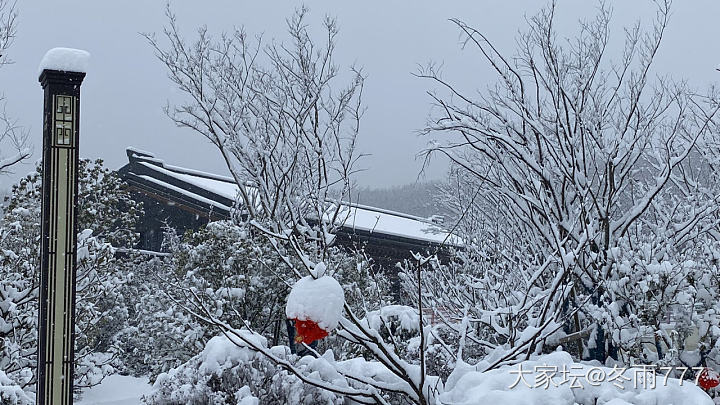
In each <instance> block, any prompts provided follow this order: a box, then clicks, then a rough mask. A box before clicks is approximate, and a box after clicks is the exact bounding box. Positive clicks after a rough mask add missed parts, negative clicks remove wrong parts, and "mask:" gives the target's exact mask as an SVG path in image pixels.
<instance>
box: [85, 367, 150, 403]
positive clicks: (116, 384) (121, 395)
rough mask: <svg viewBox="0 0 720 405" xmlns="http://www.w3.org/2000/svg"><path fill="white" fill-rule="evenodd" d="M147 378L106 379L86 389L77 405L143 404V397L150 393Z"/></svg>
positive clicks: (113, 377)
mask: <svg viewBox="0 0 720 405" xmlns="http://www.w3.org/2000/svg"><path fill="white" fill-rule="evenodd" d="M150 390H151V386H150V384H148V380H147V378H140V377H132V376H127V375H119V374H114V375H111V376H108V377H106V378H105V379H104V380H103V381H102V382H101V383H100V385H96V386H94V387H91V388H86V389H85V390H83V392H82V394H81V395H80V401H79V402H78V401H76V402H74V404H75V405H106V404H107V405H136V404H141V403H142V397H143V395H146V394H148V393H150Z"/></svg>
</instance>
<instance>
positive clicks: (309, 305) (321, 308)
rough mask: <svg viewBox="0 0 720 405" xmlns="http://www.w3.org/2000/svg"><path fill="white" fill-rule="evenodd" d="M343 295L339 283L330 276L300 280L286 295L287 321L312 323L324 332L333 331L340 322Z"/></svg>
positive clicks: (343, 302)
mask: <svg viewBox="0 0 720 405" xmlns="http://www.w3.org/2000/svg"><path fill="white" fill-rule="evenodd" d="M344 304H345V293H344V292H343V289H342V287H341V286H340V283H338V282H337V280H335V279H334V278H332V277H330V276H322V277H320V278H318V279H314V278H312V277H311V276H306V277H303V278H301V279H300V280H298V281H297V283H295V285H294V286H293V288H292V290H291V291H290V294H289V295H288V300H287V306H286V307H285V315H287V317H288V319H297V320H299V321H307V320H310V321H313V322H315V323H317V324H318V326H319V327H320V328H321V329H323V330H325V331H328V332H329V331H331V330H333V329H335V328H336V327H337V325H338V322H339V321H340V315H341V314H342V309H343V305H344Z"/></svg>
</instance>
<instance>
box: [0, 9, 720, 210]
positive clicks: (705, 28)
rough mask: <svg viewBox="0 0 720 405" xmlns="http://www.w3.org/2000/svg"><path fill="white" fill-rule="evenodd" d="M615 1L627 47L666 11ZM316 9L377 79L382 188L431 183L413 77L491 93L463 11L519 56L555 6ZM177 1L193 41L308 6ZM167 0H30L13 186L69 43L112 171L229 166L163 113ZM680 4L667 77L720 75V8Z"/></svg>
mask: <svg viewBox="0 0 720 405" xmlns="http://www.w3.org/2000/svg"><path fill="white" fill-rule="evenodd" d="M610 3H611V5H612V6H613V8H614V22H613V24H614V25H615V26H616V27H617V29H616V30H615V32H614V33H613V35H612V37H611V40H612V41H615V44H616V45H618V46H619V45H621V44H622V40H623V32H622V27H623V26H626V25H628V24H631V23H633V22H634V21H635V20H637V19H640V20H641V21H643V22H645V23H646V24H645V25H647V24H649V23H650V22H651V20H652V18H653V17H654V13H655V7H654V5H653V3H652V2H651V1H645V0H642V1H632V2H624V1H623V2H620V1H611V2H610ZM304 4H306V5H307V6H308V7H309V8H310V22H311V23H312V24H313V26H316V27H317V28H320V22H321V21H322V18H323V17H324V16H325V15H326V14H327V15H330V16H334V17H336V18H337V19H338V22H339V26H340V35H339V37H338V44H337V52H336V62H337V63H338V65H339V66H341V68H347V67H349V66H350V65H352V64H355V65H356V66H359V67H362V68H363V70H364V73H365V74H366V75H367V80H366V87H365V91H364V104H365V106H366V107H367V112H366V114H365V117H364V120H363V122H362V127H361V133H360V136H359V148H360V151H361V152H363V153H368V154H370V156H368V157H367V158H365V159H363V160H362V161H361V164H360V165H361V166H362V167H364V168H366V170H365V171H363V172H362V173H360V174H359V175H358V176H357V181H358V184H359V185H360V186H363V187H375V188H376V187H391V186H399V185H403V184H408V183H414V182H416V181H417V179H418V175H419V172H420V168H421V166H422V161H421V160H418V159H416V155H417V154H418V152H419V151H421V150H422V149H423V147H424V146H425V145H426V144H427V142H428V141H429V139H427V138H425V137H419V136H418V134H417V131H418V130H419V129H421V128H422V127H423V126H424V124H425V120H426V117H427V115H428V112H429V109H430V98H429V97H428V96H427V94H426V91H428V90H429V89H430V86H431V83H430V82H429V81H426V80H422V79H418V78H415V77H413V76H412V73H413V72H415V71H417V67H418V65H422V64H426V63H427V62H429V61H435V62H438V63H442V64H443V65H444V69H443V71H444V72H445V77H446V78H448V79H449V80H450V81H452V82H454V83H458V84H459V85H460V86H461V87H463V88H479V89H482V88H483V87H484V86H486V85H487V84H488V83H489V82H490V80H491V79H494V78H493V76H492V75H491V72H490V71H489V70H488V68H487V66H486V65H485V64H484V63H483V61H482V60H481V59H480V57H479V55H478V52H477V51H476V50H475V49H473V48H468V49H466V50H462V49H461V48H460V37H459V32H458V30H457V29H456V28H455V26H454V25H453V24H451V23H450V22H449V21H448V19H449V18H452V17H458V18H461V19H462V20H464V21H466V22H468V23H470V24H471V25H473V26H474V27H476V28H478V29H479V30H480V31H482V32H483V33H485V34H486V35H487V36H488V37H489V38H490V39H491V40H492V41H494V42H495V43H496V45H498V47H499V48H500V49H501V50H507V51H512V50H513V49H514V44H515V35H516V33H517V31H518V30H519V29H521V28H523V26H524V25H525V16H530V15H532V14H534V13H535V12H536V11H537V10H538V9H539V8H540V7H541V6H542V5H543V4H545V2H541V1H530V0H524V1H495V0H486V1H472V0H467V1H453V2H438V1H432V2H431V1H364V2H345V1H343V2H338V1H324V0H317V1H315V0H312V1H307V2H305V3H304ZM171 5H172V8H173V10H174V11H175V12H176V13H177V16H178V24H179V26H180V27H182V29H183V31H184V32H185V34H186V36H187V37H186V39H187V40H188V41H192V40H194V34H195V30H196V28H197V27H198V26H200V25H203V24H205V25H207V26H208V27H209V31H210V32H211V33H214V34H219V33H220V32H222V31H224V30H231V29H232V27H233V26H244V27H245V29H246V30H247V32H248V33H250V34H255V33H264V37H265V39H266V40H270V39H272V38H277V39H278V40H284V39H285V18H287V17H289V16H290V15H291V14H292V13H293V11H294V9H295V8H296V7H298V6H299V5H300V3H298V2H295V1H287V0H283V1H264V2H260V1H238V0H234V1H231V0H224V1H203V2H200V1H173V2H171ZM164 7H165V2H164V1H124V2H109V1H92V0H82V1H81V0H68V1H62V2H54V1H52V2H51V1H34V0H33V1H31V0H20V1H19V2H18V9H19V12H20V17H19V26H18V35H17V38H16V41H15V43H14V45H13V46H12V48H11V49H10V58H11V59H12V60H13V61H14V62H15V63H14V64H12V65H9V66H5V67H4V68H2V69H0V83H1V85H0V91H4V93H5V95H6V97H7V101H8V104H7V110H8V112H9V114H10V115H11V116H12V117H15V118H18V119H19V123H20V124H21V125H23V126H25V127H26V128H28V129H29V130H30V133H31V141H32V144H33V156H32V158H31V160H30V161H29V163H26V164H24V165H19V166H17V167H16V168H14V171H15V173H14V174H11V175H9V176H2V177H0V190H6V189H8V188H9V187H10V185H11V184H12V183H14V182H15V181H17V179H18V178H19V177H21V176H23V175H25V174H26V173H28V172H30V171H32V167H33V165H34V164H35V162H36V161H37V159H39V158H40V157H41V151H42V139H41V131H42V90H41V88H40V85H39V83H38V82H37V77H38V71H37V66H38V64H39V62H40V59H41V58H42V56H43V54H44V53H45V52H46V51H47V50H48V49H50V48H53V47H57V46H65V47H73V48H80V49H85V50H87V51H89V52H90V53H91V55H92V57H91V62H90V68H89V72H88V75H87V77H86V79H85V82H84V84H83V90H82V111H81V120H82V121H81V146H80V152H81V156H82V157H87V158H91V159H95V158H102V159H104V160H105V163H106V165H107V166H108V167H110V168H113V169H117V168H119V167H121V166H122V165H124V164H125V163H126V162H127V158H126V155H125V148H126V147H127V146H135V147H137V148H140V149H144V150H147V151H150V152H154V153H155V154H156V156H157V157H159V158H162V159H164V160H165V161H166V162H168V163H170V164H174V165H178V166H183V167H190V168H194V169H198V170H204V171H210V172H214V173H219V174H225V173H227V170H226V169H225V166H224V163H223V161H222V160H221V159H220V157H219V154H218V153H217V152H216V151H215V149H214V147H213V146H212V145H211V144H210V143H209V142H208V141H206V140H205V138H203V137H202V136H200V135H198V134H195V133H193V132H192V131H190V130H188V129H181V128H176V127H175V126H174V125H173V124H172V123H171V122H170V120H169V119H168V118H167V117H166V116H165V115H164V113H163V111H162V107H163V106H164V105H165V104H166V103H167V102H170V103H171V104H172V103H173V101H174V100H178V99H179V97H180V96H181V95H180V94H179V93H178V92H177V91H176V90H175V89H174V88H173V85H172V83H171V82H170V81H169V80H168V79H167V76H166V73H165V70H164V68H163V66H161V63H160V62H159V61H157V60H156V59H155V57H154V55H153V51H152V50H151V48H150V46H149V45H148V44H147V43H146V41H145V40H144V39H143V38H142V37H141V36H140V35H139V34H138V33H139V32H156V33H158V35H160V34H161V33H162V27H163V25H164V24H165V23H166V19H165V16H164ZM596 7H597V3H596V2H594V1H583V2H578V1H573V0H560V1H559V2H558V13H559V14H558V23H557V27H558V31H559V33H560V36H561V37H564V36H567V37H572V36H573V34H574V32H576V28H577V19H578V18H580V17H583V16H585V17H587V18H591V17H593V16H594V12H595V9H596ZM673 10H674V11H673V16H672V19H671V23H670V27H669V29H668V30H667V33H666V36H665V39H664V41H663V45H662V47H661V49H660V52H659V55H658V57H657V58H656V62H655V63H656V64H655V69H656V72H655V73H657V74H660V73H662V74H669V75H670V76H672V77H674V78H687V79H688V81H689V82H690V84H691V85H693V86H696V87H698V88H700V89H702V88H703V87H705V86H707V85H710V84H713V83H720V72H717V71H716V70H715V68H716V67H717V65H718V63H720V52H718V49H719V47H720V46H719V45H718V41H720V25H718V23H717V20H718V16H720V2H718V1H715V0H702V1H700V0H694V1H683V2H680V1H676V2H675V4H674V5H673ZM319 39H320V40H322V37H320V38H319ZM618 51H619V48H615V49H613V48H611V49H609V51H608V55H609V56H610V57H611V58H615V59H617V58H618V57H619V52H618ZM446 169H447V163H446V162H442V161H434V162H432V164H431V166H430V167H429V168H428V170H427V171H426V172H425V173H424V175H423V176H422V177H421V178H420V179H421V180H422V181H430V180H437V179H441V178H442V177H444V175H445V171H446ZM398 189H399V188H395V189H394V190H398ZM391 194H392V191H391ZM378 198H380V199H382V198H386V197H378ZM398 198H401V195H400V194H398ZM361 202H363V201H361ZM364 202H365V203H372V201H367V200H366V201H364ZM389 208H392V207H389Z"/></svg>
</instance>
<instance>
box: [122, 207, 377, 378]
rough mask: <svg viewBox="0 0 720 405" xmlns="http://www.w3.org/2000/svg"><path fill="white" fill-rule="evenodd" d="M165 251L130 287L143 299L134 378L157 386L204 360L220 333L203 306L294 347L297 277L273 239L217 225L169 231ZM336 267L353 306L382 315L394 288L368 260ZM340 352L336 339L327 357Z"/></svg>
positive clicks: (131, 348) (341, 258)
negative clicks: (158, 379) (292, 300)
mask: <svg viewBox="0 0 720 405" xmlns="http://www.w3.org/2000/svg"><path fill="white" fill-rule="evenodd" d="M165 243H166V246H167V250H168V251H169V255H168V256H165V257H158V258H156V259H155V260H152V261H149V262H146V263H142V264H139V265H138V266H136V267H135V269H134V271H133V273H132V281H131V282H130V283H129V285H128V288H129V289H131V290H132V291H134V292H132V293H128V294H130V295H132V296H136V297H137V301H136V302H135V303H134V307H133V308H132V309H131V310H130V311H131V313H132V316H131V318H132V319H133V321H132V322H131V328H130V329H129V331H131V333H129V334H128V340H127V344H126V346H125V356H126V357H128V356H129V358H130V359H132V361H127V364H128V367H129V368H128V369H127V371H128V372H130V373H132V374H136V375H145V374H149V375H150V376H151V379H153V378H154V377H155V376H156V375H158V374H159V373H161V372H165V371H167V370H169V369H170V368H173V367H177V366H179V365H181V364H182V363H184V362H185V361H187V360H189V359H190V358H191V357H192V356H194V355H195V354H197V353H199V352H200V351H201V350H202V348H203V347H204V346H205V344H206V343H207V341H208V340H209V339H210V338H211V337H213V336H215V335H216V334H217V330H216V329H215V328H213V327H211V326H210V325H207V324H205V323H203V322H202V321H200V320H198V319H197V318H196V317H194V316H193V315H192V311H198V308H197V307H196V305H203V306H204V307H205V309H207V310H208V311H210V312H212V313H213V314H215V315H216V316H218V317H222V318H223V320H224V321H225V322H227V323H228V324H230V325H232V326H233V327H237V328H242V327H247V326H251V327H252V328H253V330H254V331H255V332H256V333H259V334H261V335H263V336H265V338H267V339H268V340H270V341H271V342H272V343H273V344H287V335H286V329H285V319H286V316H285V302H286V297H287V295H288V293H289V291H290V288H289V285H291V280H292V279H293V277H294V274H293V273H292V271H291V270H290V269H289V268H288V267H287V265H286V264H285V263H284V262H283V261H282V260H281V258H280V257H279V256H278V254H277V253H276V251H275V250H273V249H272V247H271V246H270V245H269V243H268V242H267V240H266V239H265V238H263V237H261V236H258V235H253V234H252V233H251V232H250V231H249V228H248V227H246V226H243V225H236V224H234V223H233V222H231V221H217V222H211V223H208V224H207V226H205V227H203V228H201V229H199V230H197V231H195V232H188V233H187V234H186V235H183V236H182V237H181V236H178V235H175V234H174V233H173V232H172V231H171V230H169V231H168V232H167V233H166V237H165ZM328 263H331V266H332V268H333V269H334V272H333V275H334V277H336V278H337V279H338V281H339V282H340V283H341V284H342V286H343V288H344V290H345V291H346V292H347V300H348V302H349V304H350V305H353V306H356V307H363V308H364V307H367V308H377V307H379V306H380V302H379V301H380V300H381V299H386V296H387V294H388V285H389V284H388V283H387V282H386V281H385V277H383V276H377V277H372V276H371V273H370V271H371V270H370V266H369V263H368V261H367V260H365V259H364V257H363V256H361V255H355V254H352V253H349V252H346V251H344V250H340V249H332V250H331V251H330V256H329V257H328ZM339 345H340V342H338V341H337V340H335V339H334V338H333V339H329V341H328V342H323V343H322V345H321V350H325V349H326V348H334V349H335V350H342V348H341V347H340V346H339Z"/></svg>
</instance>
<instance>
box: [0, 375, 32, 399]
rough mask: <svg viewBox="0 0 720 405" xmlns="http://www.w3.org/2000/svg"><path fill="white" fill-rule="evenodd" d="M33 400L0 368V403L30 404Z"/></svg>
mask: <svg viewBox="0 0 720 405" xmlns="http://www.w3.org/2000/svg"><path fill="white" fill-rule="evenodd" d="M34 403H35V400H34V399H33V398H30V396H29V395H28V394H27V393H26V392H25V391H23V389H22V388H20V386H18V385H16V384H15V382H14V381H12V380H11V379H10V378H8V376H7V375H6V374H5V373H4V372H3V371H2V370H0V404H7V405H26V404H27V405H30V404H34Z"/></svg>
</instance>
